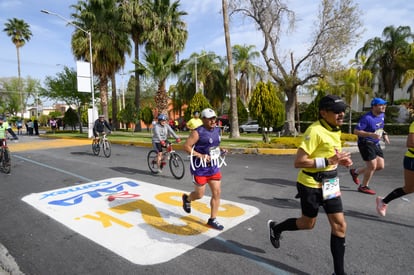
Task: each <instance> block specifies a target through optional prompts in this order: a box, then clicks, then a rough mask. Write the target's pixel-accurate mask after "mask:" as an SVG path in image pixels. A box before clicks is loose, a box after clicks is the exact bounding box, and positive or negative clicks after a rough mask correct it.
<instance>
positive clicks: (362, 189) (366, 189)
mask: <svg viewBox="0 0 414 275" xmlns="http://www.w3.org/2000/svg"><path fill="white" fill-rule="evenodd" d="M358 192H361V193H365V194H369V195H375V194H376V193H375V191H374V190H372V189H371V188H369V187H368V186H359V187H358Z"/></svg>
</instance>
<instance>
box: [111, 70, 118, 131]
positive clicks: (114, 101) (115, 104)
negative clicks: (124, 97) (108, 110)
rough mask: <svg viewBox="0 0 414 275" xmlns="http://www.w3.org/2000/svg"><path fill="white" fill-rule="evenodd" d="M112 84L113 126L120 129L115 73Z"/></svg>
mask: <svg viewBox="0 0 414 275" xmlns="http://www.w3.org/2000/svg"><path fill="white" fill-rule="evenodd" d="M111 84H112V127H113V128H114V129H118V128H119V125H118V119H117V115H118V102H117V101H118V97H117V94H116V80H115V73H113V74H112V76H111Z"/></svg>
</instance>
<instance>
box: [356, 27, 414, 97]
mask: <svg viewBox="0 0 414 275" xmlns="http://www.w3.org/2000/svg"><path fill="white" fill-rule="evenodd" d="M382 36H383V38H384V39H381V38H379V37H374V38H372V39H369V40H368V41H367V42H365V44H364V46H363V47H362V48H360V49H359V50H358V51H357V52H356V54H355V56H356V58H359V57H361V56H366V57H367V58H368V59H367V62H366V64H365V69H369V70H371V71H372V72H373V74H375V75H378V76H379V79H380V83H379V94H378V95H379V96H382V97H384V96H385V97H386V98H388V99H389V101H390V103H391V104H393V103H394V89H395V88H396V86H397V85H398V84H400V83H401V82H400V81H401V79H402V77H403V75H404V73H405V68H404V66H401V63H399V62H398V59H399V58H402V57H405V56H407V54H408V53H409V52H410V51H411V49H410V44H409V42H408V41H407V40H408V39H411V40H412V39H414V34H413V33H412V32H411V28H410V27H409V26H399V27H397V28H395V27H394V26H388V27H385V28H384V30H383V32H382Z"/></svg>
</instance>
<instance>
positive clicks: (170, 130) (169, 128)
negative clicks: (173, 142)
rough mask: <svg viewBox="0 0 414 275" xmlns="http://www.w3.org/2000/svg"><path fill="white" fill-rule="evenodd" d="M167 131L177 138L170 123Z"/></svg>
mask: <svg viewBox="0 0 414 275" xmlns="http://www.w3.org/2000/svg"><path fill="white" fill-rule="evenodd" d="M168 133H170V135H172V136H173V137H174V138H175V139H177V138H179V137H178V136H177V134H176V133H175V132H174V130H173V129H172V128H171V126H170V125H168Z"/></svg>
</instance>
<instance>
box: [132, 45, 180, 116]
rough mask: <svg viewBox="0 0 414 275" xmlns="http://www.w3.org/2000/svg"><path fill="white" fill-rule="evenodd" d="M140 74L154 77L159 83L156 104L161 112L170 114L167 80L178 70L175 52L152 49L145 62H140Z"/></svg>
mask: <svg viewBox="0 0 414 275" xmlns="http://www.w3.org/2000/svg"><path fill="white" fill-rule="evenodd" d="M138 67H139V71H140V74H143V75H145V76H147V77H150V78H152V79H154V80H155V81H156V82H157V84H158V89H157V93H156V95H155V105H156V108H157V110H158V113H159V114H168V95H167V91H166V80H167V78H168V77H169V76H170V75H171V74H172V73H176V72H177V71H178V66H177V64H176V63H175V52H173V51H171V50H164V51H163V52H160V51H157V52H154V51H150V52H147V53H146V54H145V62H144V63H139V64H138Z"/></svg>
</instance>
